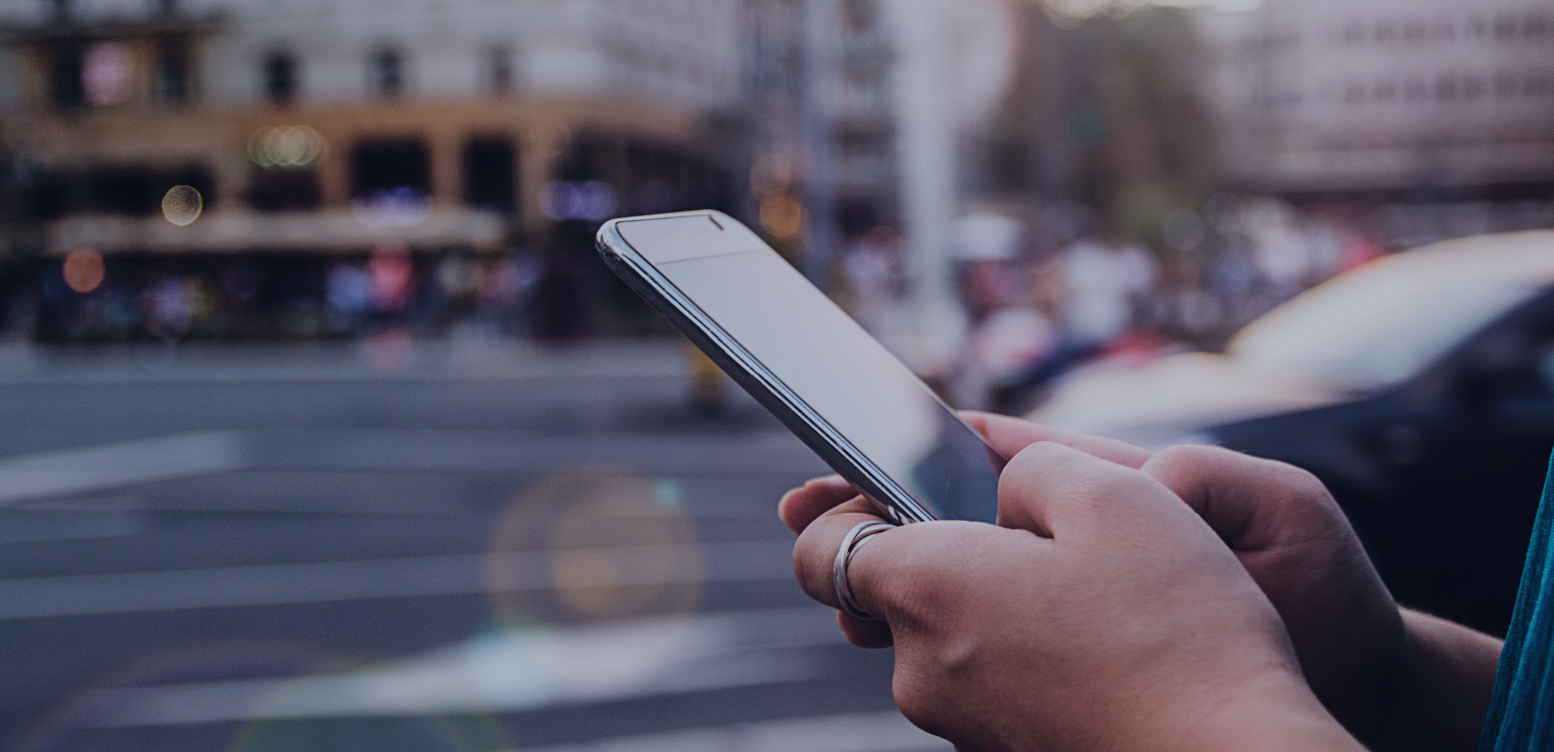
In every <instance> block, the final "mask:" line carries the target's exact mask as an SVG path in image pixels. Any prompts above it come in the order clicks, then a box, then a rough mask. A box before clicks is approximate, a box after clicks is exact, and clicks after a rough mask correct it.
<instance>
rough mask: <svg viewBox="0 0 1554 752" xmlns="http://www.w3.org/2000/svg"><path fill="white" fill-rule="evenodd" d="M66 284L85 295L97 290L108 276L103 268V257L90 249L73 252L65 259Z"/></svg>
mask: <svg viewBox="0 0 1554 752" xmlns="http://www.w3.org/2000/svg"><path fill="white" fill-rule="evenodd" d="M64 272H65V284H67V285H69V286H70V289H72V290H75V291H76V292H78V293H81V294H82V295H85V294H87V293H89V292H91V291H93V290H96V289H97V286H98V285H101V284H102V283H103V278H104V277H106V276H107V271H106V270H105V269H104V267H103V255H102V254H101V253H98V252H97V251H94V250H92V249H90V248H82V249H81V250H78V251H71V252H70V255H68V256H66V257H65V268H64Z"/></svg>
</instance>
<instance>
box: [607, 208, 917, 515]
mask: <svg viewBox="0 0 1554 752" xmlns="http://www.w3.org/2000/svg"><path fill="white" fill-rule="evenodd" d="M693 216H705V217H709V218H712V219H713V220H714V222H719V221H720V220H721V221H728V222H735V221H737V220H734V219H733V218H732V217H729V216H728V215H726V214H724V213H723V212H719V211H714V210H701V211H689V212H673V213H666V214H654V215H644V216H639V217H618V218H615V219H611V220H609V221H607V222H605V223H604V224H603V225H602V226H600V228H599V231H598V233H597V234H596V235H595V246H596V248H597V250H598V251H599V254H600V256H601V257H602V258H603V259H604V262H605V265H606V266H608V267H609V268H610V270H611V271H612V272H614V273H615V274H616V276H618V277H620V278H621V279H622V280H623V281H625V282H626V284H627V286H628V287H630V288H631V289H632V290H633V291H635V292H636V293H637V294H638V295H639V296H641V297H642V298H643V300H645V301H647V303H648V305H650V306H652V307H653V309H654V310H656V311H658V312H659V313H660V314H661V315H663V316H664V317H665V318H667V319H668V320H669V322H670V323H671V324H673V325H674V327H675V329H677V330H679V332H680V333H681V334H683V335H685V336H686V338H688V339H690V340H691V342H692V343H693V344H695V345H696V346H697V347H698V348H699V349H701V351H702V352H704V353H706V354H707V356H708V357H709V358H711V359H712V360H713V362H714V363H716V364H717V365H718V367H719V368H721V369H722V370H723V372H724V373H727V374H728V375H729V377H730V378H732V379H733V380H734V382H735V383H737V384H739V386H740V387H741V388H743V389H744V390H745V391H746V392H747V393H748V394H750V396H751V397H752V398H753V399H755V400H756V402H759V403H760V404H761V406H762V407H765V408H766V409H767V410H768V411H769V412H771V413H772V415H774V416H775V417H776V418H777V420H778V421H779V422H781V423H782V424H783V426H784V427H786V428H787V429H788V430H789V431H791V432H792V433H793V434H794V435H795V436H797V437H798V438H799V440H800V441H803V442H804V444H805V445H806V446H808V447H809V448H810V450H811V451H813V452H815V454H817V455H819V456H820V458H821V459H822V460H824V461H825V462H826V464H827V465H830V466H831V468H832V469H833V470H836V471H837V472H838V473H840V474H841V475H842V476H843V477H845V478H847V480H848V481H849V482H851V483H853V484H854V485H857V486H858V487H859V488H860V489H862V490H863V491H864V492H865V493H866V494H867V495H868V496H870V497H871V498H873V499H875V500H876V501H877V502H878V503H879V504H880V505H881V506H883V507H885V509H886V510H887V511H889V512H891V515H890V516H891V517H893V518H894V519H895V521H896V522H900V523H906V522H926V521H929V520H934V519H937V517H935V516H934V515H933V514H932V513H931V512H929V511H928V510H927V509H925V508H924V507H923V506H922V505H921V504H919V503H918V502H917V500H916V499H914V498H912V496H911V495H910V494H908V493H907V492H906V491H905V489H900V488H898V487H897V486H898V484H897V483H895V481H893V480H892V479H890V477H889V476H888V475H886V474H885V473H884V471H882V470H880V469H879V468H878V467H877V466H875V465H874V463H873V462H872V461H870V460H869V459H868V458H867V457H866V456H865V455H863V453H862V452H860V451H859V450H858V448H857V447H855V446H853V444H852V442H851V441H848V440H847V438H846V437H845V436H843V435H842V434H841V433H840V432H838V431H837V430H836V429H835V428H834V427H832V426H831V425H830V424H829V423H828V422H827V421H826V420H825V419H824V418H823V417H821V416H820V415H819V414H818V413H816V412H815V411H814V410H813V409H812V408H810V407H809V405H808V404H807V403H806V402H804V400H803V398H802V397H800V396H799V395H798V394H797V393H795V392H793V390H791V389H789V388H788V386H787V385H786V384H784V383H783V382H782V381H781V380H780V379H778V378H777V377H776V376H775V375H774V374H772V373H771V371H770V370H768V369H767V368H766V366H765V365H764V364H762V363H761V362H760V360H759V359H757V358H756V357H755V356H753V355H751V354H750V353H749V352H748V351H746V350H745V349H744V347H743V346H741V345H740V344H739V343H738V341H737V340H735V339H734V338H733V336H732V335H730V334H728V332H727V331H725V330H724V329H723V327H722V326H720V325H718V323H717V322H716V321H714V320H713V319H712V317H711V316H708V315H707V314H706V313H705V312H704V311H702V310H701V309H700V307H699V306H696V304H695V302H694V301H692V300H690V298H689V297H687V296H686V295H685V293H683V292H681V291H680V289H679V288H678V287H675V286H674V284H673V283H672V282H670V281H669V280H668V279H667V278H665V277H664V276H663V275H662V273H661V272H659V271H658V270H657V269H656V268H654V267H653V265H652V264H651V263H650V262H648V261H647V260H646V259H644V258H641V255H640V254H639V253H638V252H637V251H636V249H635V248H632V247H631V244H630V243H629V242H627V241H626V239H625V238H624V237H623V236H622V235H621V234H620V232H619V230H618V229H617V228H616V225H617V224H619V223H620V222H624V221H640V220H649V219H666V218H671V217H693ZM768 248H769V247H768ZM848 470H851V471H852V472H848Z"/></svg>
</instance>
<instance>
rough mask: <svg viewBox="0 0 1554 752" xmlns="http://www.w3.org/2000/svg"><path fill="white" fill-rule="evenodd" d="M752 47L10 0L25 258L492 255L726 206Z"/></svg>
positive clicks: (465, 25) (432, 16) (593, 3)
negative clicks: (175, 206)
mask: <svg viewBox="0 0 1554 752" xmlns="http://www.w3.org/2000/svg"><path fill="white" fill-rule="evenodd" d="M740 32H741V29H740V26H739V13H738V9H737V8H736V7H733V6H731V4H729V3H725V2H720V1H719V0H674V1H670V0H659V1H647V2H644V1H638V2H630V3H619V2H606V1H605V0H533V1H531V2H523V3H489V2H479V1H477V0H447V1H445V2H437V3H429V4H427V3H411V2H389V3H382V2H365V1H364V0H327V1H321V0H274V1H271V0H263V1H261V0H0V35H3V36H0V39H3V43H4V44H3V47H0V54H3V56H4V59H3V60H0V72H3V73H0V103H3V104H0V133H4V134H5V138H6V148H7V149H8V152H9V160H8V162H9V164H8V167H9V168H10V169H8V170H7V172H8V173H10V175H9V177H10V179H9V180H8V181H6V182H8V185H9V188H8V193H7V195H8V196H13V197H15V201H14V202H13V203H15V204H19V205H13V206H12V207H11V209H10V210H8V214H9V215H10V216H9V217H8V219H9V220H10V221H9V224H10V226H11V228H12V230H11V231H10V232H9V233H7V238H8V245H10V246H12V248H11V252H12V255H13V256H17V255H21V256H36V255H38V254H53V255H63V254H66V253H68V252H70V251H73V250H78V249H83V248H90V249H93V250H95V251H98V252H101V253H103V254H105V255H107V256H108V257H109V258H110V260H111V259H112V258H113V257H114V255H115V254H117V255H120V256H125V255H132V254H164V255H165V254H169V253H192V254H210V253H222V254H242V253H270V254H275V253H286V252H291V253H314V252H320V251H327V252H333V253H341V252H360V253H366V252H367V251H369V250H371V249H373V248H375V247H381V246H382V245H384V244H385V243H392V244H400V245H401V246H404V245H408V247H409V248H410V249H411V250H413V251H415V252H417V253H420V252H422V251H436V250H438V249H447V248H458V249H465V250H466V251H474V252H480V251H486V250H495V249H498V248H501V247H504V246H507V245H511V244H512V243H514V242H520V241H521V242H539V241H543V240H544V239H545V238H546V237H549V236H550V235H551V234H553V233H552V230H553V229H554V227H555V226H556V225H557V224H558V223H562V224H564V223H567V222H569V221H582V222H591V221H596V220H598V219H602V218H604V217H606V216H608V215H611V214H614V213H625V212H635V211H642V212H646V211H664V210H672V209H677V208H686V207H689V206H692V205H704V204H708V203H718V202H720V201H721V200H722V199H721V197H723V196H726V195H727V193H728V190H727V186H726V185H725V183H726V181H727V179H726V177H725V176H726V175H727V164H728V160H729V159H731V156H730V147H729V145H728V144H729V141H730V139H728V138H727V137H726V133H725V130H726V129H724V128H722V127H721V126H720V123H721V122H722V116H723V115H724V114H725V113H726V112H727V110H728V108H729V107H730V106H731V105H732V104H733V103H734V101H735V98H736V96H737V94H738V92H739V91H740V85H741V82H740V81H739V77H738V75H737V70H738V68H739V60H740V54H741V52H740V50H741V47H740ZM177 185H187V186H191V187H193V188H195V189H196V190H197V191H198V192H199V194H200V195H201V197H202V199H203V210H204V213H203V215H202V216H200V217H199V219H198V221H194V222H188V223H185V222H182V221H181V220H180V221H178V222H169V221H168V220H170V219H176V218H175V217H173V216H172V215H168V217H167V218H166V219H164V217H163V211H162V210H161V209H162V208H163V207H162V202H163V199H164V196H166V195H167V191H168V190H169V189H171V188H172V187H174V186H177ZM181 225H186V226H181ZM28 228H30V230H29V229H28Z"/></svg>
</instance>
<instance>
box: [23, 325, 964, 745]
mask: <svg viewBox="0 0 1554 752" xmlns="http://www.w3.org/2000/svg"><path fill="white" fill-rule="evenodd" d="M687 374H688V361H687V358H686V352H685V349H684V346H683V344H682V343H680V342H677V341H615V342H587V343H581V344H579V345H576V346H572V347H567V348H554V347H541V346H536V345H532V344H528V343H519V342H511V341H502V340H459V339H455V340H451V341H441V342H402V341H377V342H364V343H353V344H341V345H310V346H294V347H219V346H207V347H180V348H170V347H165V346H154V347H151V346H147V347H120V348H96V349H69V350H60V349H47V348H36V347H29V346H24V345H13V346H9V347H3V348H0V426H4V430H0V666H3V670H0V750H16V751H18V752H21V751H26V752H32V751H34V750H39V751H41V750H51V751H52V750H96V749H113V750H120V751H128V750H140V749H146V750H152V749H155V750H157V751H158V752H180V751H181V750H221V751H223V752H236V751H239V750H241V751H242V752H257V751H258V750H271V749H285V750H288V752H298V751H306V750H312V749H319V750H323V749H330V750H339V749H364V750H365V749H372V750H375V752H377V751H381V750H398V749H405V750H410V749H415V750H425V749H447V750H451V751H453V752H477V751H484V750H517V749H543V750H547V751H548V752H560V751H561V750H622V751H625V750H659V749H664V750H668V749H675V750H693V751H694V750H788V749H792V750H801V749H802V750H836V752H848V751H853V750H857V751H862V750H881V751H889V750H901V751H905V750H943V749H948V748H949V747H948V745H947V744H945V743H943V742H942V741H939V740H936V739H933V738H932V737H929V736H927V735H926V734H923V733H922V732H920V731H917V730H916V729H914V728H912V727H911V726H910V724H908V723H907V722H906V721H905V720H904V719H902V718H901V717H900V715H899V714H898V713H896V712H895V711H894V707H893V704H892V702H891V698H890V670H891V656H890V654H889V652H888V651H866V650H861V649H857V648H853V647H851V646H849V645H847V644H846V643H845V642H844V641H843V640H842V639H841V637H840V635H839V633H838V632H837V630H836V628H835V625H834V622H833V615H832V613H831V612H830V611H828V610H827V609H825V608H823V607H820V606H818V605H816V604H813V603H812V602H810V601H809V600H808V599H807V598H806V597H805V596H804V595H803V594H802V593H801V592H799V590H798V588H797V587H796V585H794V583H793V581H792V574H791V567H790V564H789V554H790V547H791V536H790V534H789V533H788V532H787V531H786V530H785V529H784V528H782V526H781V525H780V524H779V523H778V522H777V521H776V519H775V514H774V502H775V500H776V499H777V497H778V495H779V494H780V493H781V492H782V491H783V490H784V489H786V488H789V487H791V486H793V485H794V484H796V483H799V482H801V481H802V480H804V479H805V478H808V477H811V476H813V475H816V474H821V473H825V472H827V469H826V468H825V467H824V465H823V464H821V463H820V462H819V461H818V460H817V459H816V458H815V457H814V456H813V455H812V454H810V453H809V452H808V450H806V449H805V448H804V447H803V446H802V445H801V444H799V443H798V441H797V440H795V439H793V438H792V437H791V436H790V435H789V434H787V433H786V432H785V431H784V430H783V429H782V428H781V427H780V426H779V425H777V423H776V422H775V421H774V420H772V419H771V418H770V417H769V416H767V415H765V414H764V413H763V412H762V411H761V410H760V408H759V407H757V406H756V405H755V404H754V403H753V402H752V401H751V400H749V399H748V398H747V397H745V396H744V395H742V394H738V393H737V392H735V391H730V393H729V395H728V399H727V400H726V402H725V404H724V406H723V408H722V409H721V410H719V411H717V412H716V413H714V414H704V413H700V412H697V411H695V410H693V409H691V407H690V401H689V399H688V393H687V389H688V378H687Z"/></svg>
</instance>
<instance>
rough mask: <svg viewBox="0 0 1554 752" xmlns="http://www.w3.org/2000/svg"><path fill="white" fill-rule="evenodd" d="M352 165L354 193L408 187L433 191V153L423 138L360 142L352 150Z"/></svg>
mask: <svg viewBox="0 0 1554 752" xmlns="http://www.w3.org/2000/svg"><path fill="white" fill-rule="evenodd" d="M350 166H351V195H352V196H353V197H356V198H363V197H371V196H372V195H373V194H375V193H392V192H395V191H400V190H405V189H408V190H411V191H415V192H416V193H417V194H419V195H421V196H429V195H431V192H432V177H431V176H432V173H431V157H430V156H429V155H428V152H427V149H426V144H425V142H423V141H421V140H420V139H409V140H403V141H367V142H364V143H361V144H358V145H357V146H356V148H355V149H353V150H352V151H351V160H350Z"/></svg>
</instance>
